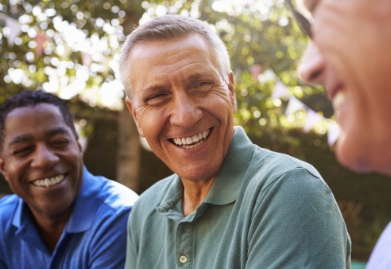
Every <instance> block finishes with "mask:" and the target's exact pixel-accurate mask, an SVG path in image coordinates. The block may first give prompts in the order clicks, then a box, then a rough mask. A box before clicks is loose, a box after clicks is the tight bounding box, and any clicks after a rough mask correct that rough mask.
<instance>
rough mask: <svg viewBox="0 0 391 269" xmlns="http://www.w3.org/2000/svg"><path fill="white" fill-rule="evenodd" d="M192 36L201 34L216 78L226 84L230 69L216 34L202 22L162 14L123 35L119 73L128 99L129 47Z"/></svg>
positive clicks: (226, 52) (227, 58)
mask: <svg viewBox="0 0 391 269" xmlns="http://www.w3.org/2000/svg"><path fill="white" fill-rule="evenodd" d="M192 33H196V34H199V35H201V36H202V37H203V38H205V40H206V41H207V42H208V43H209V44H210V45H211V47H212V51H213V52H214V53H213V54H212V56H213V57H214V58H215V59H214V60H216V62H217V64H218V65H219V71H220V73H221V74H220V75H222V77H223V79H224V80H225V81H227V82H228V74H229V72H230V70H231V69H230V60H229V56H228V51H227V48H226V47H225V45H224V43H223V41H222V40H221V39H220V37H219V36H218V35H217V33H215V32H214V31H213V30H212V28H211V27H210V26H209V25H208V24H207V23H206V22H202V21H200V20H197V19H194V18H191V17H185V16H180V15H165V16H162V17H158V18H154V19H152V20H150V21H148V22H146V23H145V24H143V25H141V26H139V27H138V28H136V29H135V30H134V31H133V32H132V33H130V34H129V35H128V36H127V38H126V40H125V42H124V44H123V46H122V51H121V57H120V60H119V73H120V79H121V81H122V83H123V85H124V87H125V91H126V92H127V95H128V97H131V96H129V95H130V94H131V93H130V90H131V85H130V80H129V75H130V72H131V67H130V65H129V61H128V60H129V54H130V52H131V50H132V49H133V47H134V46H135V45H137V44H139V43H146V42H150V41H159V40H170V39H174V38H177V37H184V36H186V35H189V34H192Z"/></svg>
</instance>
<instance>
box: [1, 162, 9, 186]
mask: <svg viewBox="0 0 391 269" xmlns="http://www.w3.org/2000/svg"><path fill="white" fill-rule="evenodd" d="M4 166H5V163H4V159H3V157H0V173H1V174H2V175H3V176H4V179H5V180H6V181H7V182H8V179H7V172H6V171H5V167H4Z"/></svg>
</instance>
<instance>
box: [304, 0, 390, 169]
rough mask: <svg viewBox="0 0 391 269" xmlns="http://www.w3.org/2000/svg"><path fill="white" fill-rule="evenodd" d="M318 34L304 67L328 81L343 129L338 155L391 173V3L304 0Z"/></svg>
mask: <svg viewBox="0 0 391 269" xmlns="http://www.w3.org/2000/svg"><path fill="white" fill-rule="evenodd" d="M304 4H305V5H306V6H307V8H308V9H309V11H310V12H311V13H312V17H313V27H312V35H313V36H312V38H313V43H312V44H310V45H309V47H308V49H307V52H306V54H305V55H304V56H303V59H302V63H301V65H300V67H299V72H300V74H301V76H302V78H303V79H304V80H305V81H307V82H311V83H320V84H323V85H325V86H326V90H327V94H328V96H329V98H330V99H331V100H332V103H333V107H334V110H335V115H336V119H337V121H338V123H339V124H340V126H341V129H342V134H341V136H340V138H339V140H338V143H337V147H336V153H337V157H338V160H339V161H340V162H341V163H342V164H344V165H346V166H348V167H350V168H352V169H353V170H356V171H359V172H366V171H377V172H382V173H386V174H391V165H390V160H391V147H390V146H389V145H390V144H391V127H390V124H389V123H390V116H391V105H390V104H391V79H390V75H391V16H390V14H391V2H390V1H389V0H379V1H376V3H373V2H371V1H366V0H347V1H339V0H318V1H313V0H304Z"/></svg>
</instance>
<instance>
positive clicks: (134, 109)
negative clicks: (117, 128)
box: [125, 97, 144, 137]
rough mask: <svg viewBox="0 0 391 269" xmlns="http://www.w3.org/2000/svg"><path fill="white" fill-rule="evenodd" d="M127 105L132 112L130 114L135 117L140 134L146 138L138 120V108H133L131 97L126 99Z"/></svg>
mask: <svg viewBox="0 0 391 269" xmlns="http://www.w3.org/2000/svg"><path fill="white" fill-rule="evenodd" d="M125 103H126V106H127V108H128V110H129V112H130V114H132V116H133V119H134V122H135V123H136V126H137V130H138V133H139V134H140V135H141V136H143V137H144V132H143V128H142V127H141V125H140V122H139V121H138V118H137V110H136V108H135V107H134V106H133V104H132V102H131V101H130V99H129V97H126V98H125Z"/></svg>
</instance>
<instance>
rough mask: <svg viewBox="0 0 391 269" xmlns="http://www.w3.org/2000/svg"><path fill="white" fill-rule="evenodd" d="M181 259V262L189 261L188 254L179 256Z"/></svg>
mask: <svg viewBox="0 0 391 269" xmlns="http://www.w3.org/2000/svg"><path fill="white" fill-rule="evenodd" d="M179 261H180V262H181V263H186V262H187V258H186V256H185V255H182V256H180V257H179Z"/></svg>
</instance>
